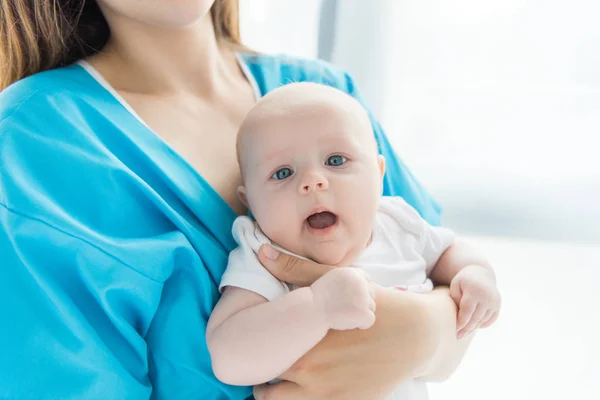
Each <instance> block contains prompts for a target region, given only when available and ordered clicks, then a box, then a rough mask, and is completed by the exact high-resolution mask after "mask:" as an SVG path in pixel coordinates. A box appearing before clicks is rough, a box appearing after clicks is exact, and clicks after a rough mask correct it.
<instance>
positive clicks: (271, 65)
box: [241, 53, 354, 94]
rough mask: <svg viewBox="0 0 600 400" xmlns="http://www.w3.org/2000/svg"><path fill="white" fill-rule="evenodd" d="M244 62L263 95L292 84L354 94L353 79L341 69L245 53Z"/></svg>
mask: <svg viewBox="0 0 600 400" xmlns="http://www.w3.org/2000/svg"><path fill="white" fill-rule="evenodd" d="M241 57H242V59H243V60H244V62H245V63H246V65H247V66H248V69H249V70H250V72H251V73H252V74H253V76H254V77H255V79H256V81H257V83H258V85H259V87H260V89H261V91H262V92H263V94H265V93H266V92H269V91H271V90H273V89H275V88H277V87H279V86H281V85H285V84H288V83H292V82H315V83H321V84H324V85H328V86H332V87H335V88H337V89H340V90H342V91H344V92H347V93H351V92H353V91H354V83H353V81H352V78H351V77H350V76H349V75H348V74H347V73H346V72H345V71H344V70H342V69H340V68H338V67H336V66H334V65H333V64H331V63H329V62H327V61H324V60H319V59H310V58H301V57H292V56H288V55H281V54H280V55H267V54H252V53H242V54H241Z"/></svg>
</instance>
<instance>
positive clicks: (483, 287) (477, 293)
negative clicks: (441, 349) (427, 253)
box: [430, 243, 501, 339]
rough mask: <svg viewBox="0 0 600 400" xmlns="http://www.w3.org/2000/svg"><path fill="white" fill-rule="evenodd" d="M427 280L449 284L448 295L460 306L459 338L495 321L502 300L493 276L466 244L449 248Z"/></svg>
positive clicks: (484, 261)
mask: <svg viewBox="0 0 600 400" xmlns="http://www.w3.org/2000/svg"><path fill="white" fill-rule="evenodd" d="M430 279H431V280H432V281H434V282H435V283H436V284H438V285H450V296H451V297H452V299H453V300H454V301H455V302H456V304H457V305H458V307H459V311H458V319H457V322H456V326H457V336H458V338H459V339H461V338H463V337H464V336H468V335H469V334H471V333H472V332H474V331H475V330H476V329H477V328H486V327H488V326H490V325H491V324H493V323H494V321H496V319H497V318H498V313H499V311H500V305H501V297H500V292H499V291H498V288H497V286H496V274H495V273H494V270H493V268H492V266H491V265H490V264H489V262H488V261H487V260H486V259H485V258H484V257H483V256H481V255H479V254H478V253H477V252H476V251H475V250H474V249H472V248H471V247H469V246H468V245H466V244H464V243H454V244H452V245H450V247H448V248H447V249H446V251H444V253H443V254H442V255H441V257H440V258H439V260H438V261H437V263H436V264H435V266H434V267H433V270H432V271H431V273H430Z"/></svg>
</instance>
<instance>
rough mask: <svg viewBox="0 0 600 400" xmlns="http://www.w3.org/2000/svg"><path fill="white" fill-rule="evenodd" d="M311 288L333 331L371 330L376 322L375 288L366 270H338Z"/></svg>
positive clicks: (326, 275)
mask: <svg viewBox="0 0 600 400" xmlns="http://www.w3.org/2000/svg"><path fill="white" fill-rule="evenodd" d="M311 289H312V291H313V295H314V299H315V303H316V305H317V307H318V308H319V309H320V310H322V311H323V313H324V316H325V319H326V320H327V324H328V325H329V328H330V329H336V330H347V329H355V328H358V329H368V328H370V327H371V326H372V325H373V324H374V323H375V288H374V287H373V285H372V284H371V282H370V281H369V278H368V277H367V274H365V273H364V272H363V271H360V270H357V269H353V268H348V267H342V268H336V269H334V270H332V271H330V272H328V273H326V274H325V275H323V277H321V278H320V279H318V280H317V281H316V282H315V283H313V284H312V286H311Z"/></svg>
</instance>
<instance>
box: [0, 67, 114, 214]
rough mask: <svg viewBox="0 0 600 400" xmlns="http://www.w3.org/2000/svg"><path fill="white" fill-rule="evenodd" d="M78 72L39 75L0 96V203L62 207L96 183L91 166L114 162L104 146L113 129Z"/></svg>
mask: <svg viewBox="0 0 600 400" xmlns="http://www.w3.org/2000/svg"><path fill="white" fill-rule="evenodd" d="M82 73H83V74H85V73H86V72H85V71H84V70H83V69H82V68H81V67H78V66H75V65H74V66H71V67H65V68H60V69H56V70H51V71H47V72H42V73H39V74H36V75H33V76H30V77H28V78H25V79H22V80H21V81H19V82H16V83H15V84H13V85H11V86H9V87H8V88H6V89H5V90H3V91H2V92H1V93H0V170H2V174H0V203H3V204H4V205H7V206H12V207H13V208H15V209H17V210H21V211H23V212H28V210H41V209H42V208H44V207H43V206H42V204H49V203H52V204H63V203H64V201H66V200H69V199H71V198H72V197H73V193H77V192H79V191H81V190H88V189H90V188H91V187H92V186H93V185H94V184H95V183H94V180H93V179H91V177H92V172H93V171H94V170H93V168H94V166H103V167H107V166H111V165H113V164H116V163H117V161H118V160H115V157H114V156H113V155H112V154H111V151H110V149H109V147H108V146H107V144H106V143H107V137H109V136H110V135H111V134H112V135H113V136H115V135H114V133H115V132H114V129H116V128H114V126H115V125H116V124H115V123H113V124H110V123H108V122H110V121H109V120H108V119H107V118H109V112H108V111H109V110H106V108H107V106H106V105H104V106H103V105H102V102H101V100H102V98H97V96H95V95H94V94H93V93H91V92H90V91H91V90H97V89H95V88H94V87H93V85H90V84H89V83H90V82H89V81H86V77H85V75H82ZM86 85H87V86H86ZM89 87H91V89H90V88H89ZM100 109H103V110H100ZM104 169H107V168H104ZM94 178H97V176H94ZM96 182H97V183H98V181H96ZM98 184H99V183H98ZM90 190H91V189H90ZM59 199H62V200H60V201H59ZM65 199H66V200H65ZM52 207H54V206H52ZM52 207H48V208H52Z"/></svg>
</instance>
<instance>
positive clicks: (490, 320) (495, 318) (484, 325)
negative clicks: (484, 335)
mask: <svg viewBox="0 0 600 400" xmlns="http://www.w3.org/2000/svg"><path fill="white" fill-rule="evenodd" d="M498 314H500V313H499V312H498V311H496V312H495V313H494V314H493V315H492V316H491V317H490V318H489V319H488V320H487V321H484V322H483V323H482V324H481V327H482V328H487V327H488V326H490V325H492V324H493V323H494V322H496V320H497V319H498Z"/></svg>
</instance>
